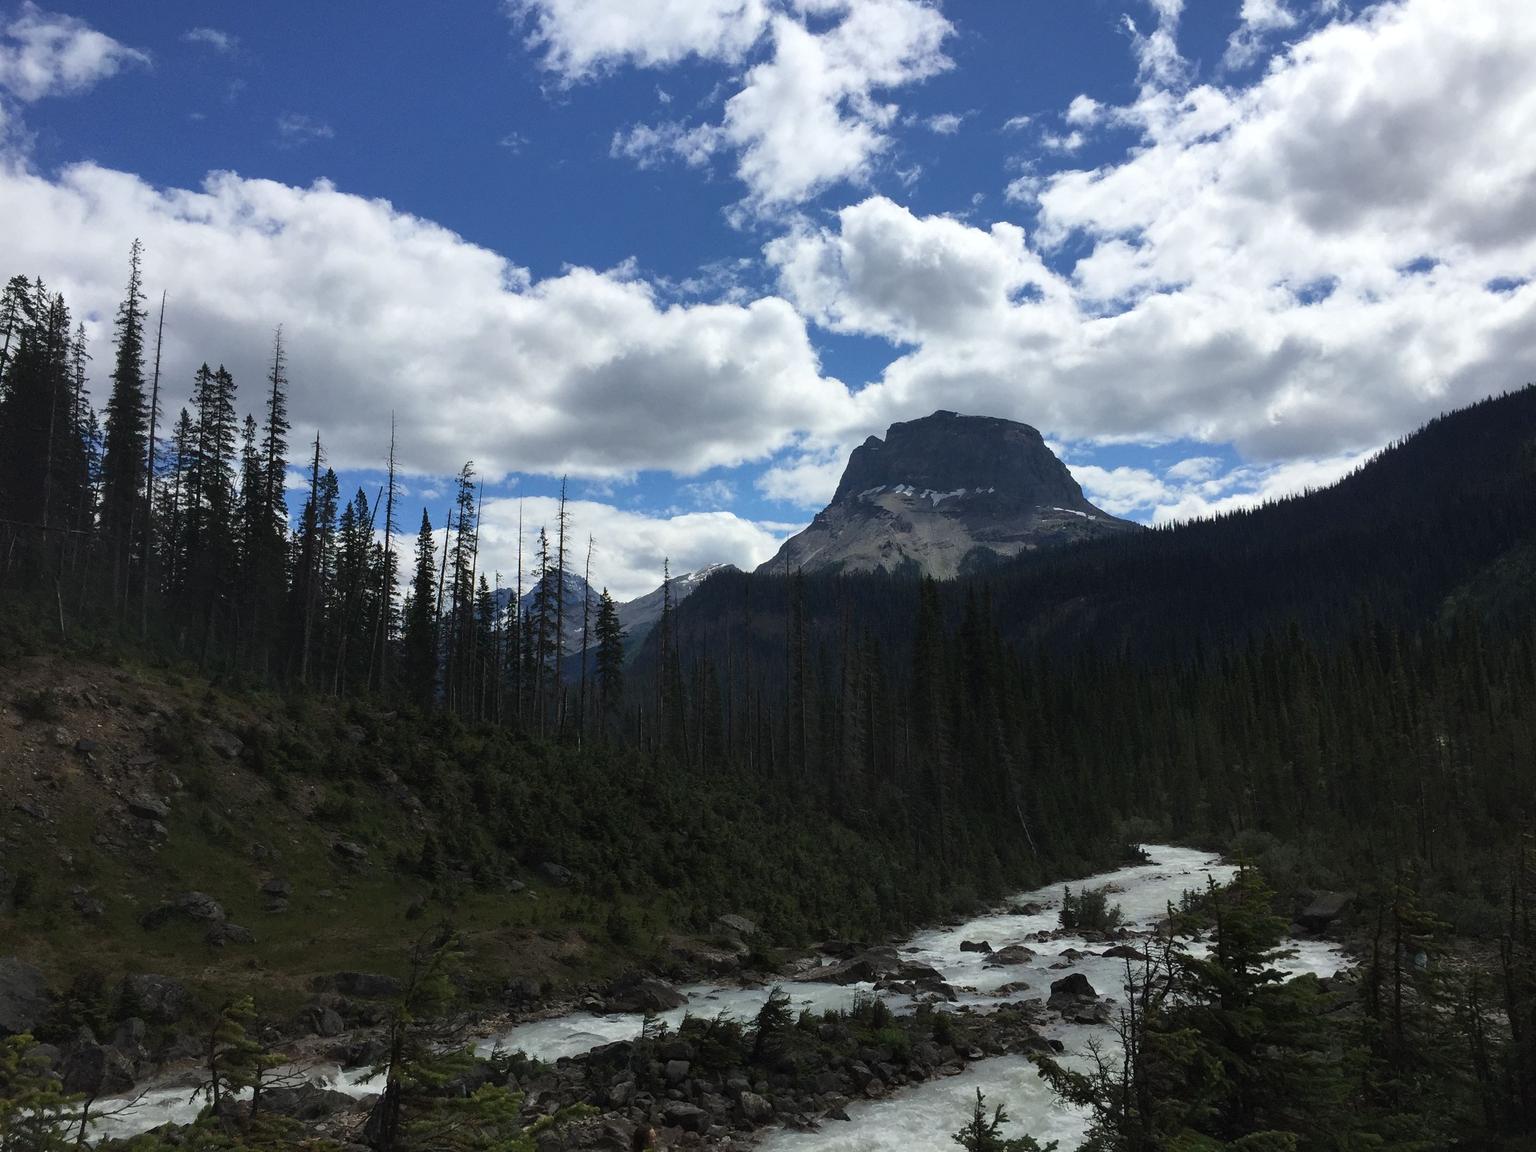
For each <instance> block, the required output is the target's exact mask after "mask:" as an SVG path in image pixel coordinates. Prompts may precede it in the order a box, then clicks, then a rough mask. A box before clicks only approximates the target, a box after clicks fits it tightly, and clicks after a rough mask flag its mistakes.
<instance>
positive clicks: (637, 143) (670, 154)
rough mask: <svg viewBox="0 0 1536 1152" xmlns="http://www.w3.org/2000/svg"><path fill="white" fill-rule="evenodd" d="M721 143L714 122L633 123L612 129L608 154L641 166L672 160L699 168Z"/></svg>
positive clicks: (652, 166)
mask: <svg viewBox="0 0 1536 1152" xmlns="http://www.w3.org/2000/svg"><path fill="white" fill-rule="evenodd" d="M720 145H721V133H720V130H719V129H718V128H716V127H714V126H713V125H710V124H695V125H691V126H690V125H687V124H684V123H681V122H679V121H667V122H665V123H662V124H634V125H631V126H630V127H629V128H628V129H627V130H624V131H619V132H615V133H614V134H613V143H612V144H611V145H610V146H609V149H608V154H609V155H610V156H613V157H615V158H618V157H624V158H627V159H630V160H633V161H634V162H635V163H636V164H638V165H639V166H640V167H641V168H655V167H657V166H658V165H661V164H664V163H666V162H667V161H669V160H674V159H681V160H682V161H683V162H684V163H685V164H687V165H688V166H689V167H690V168H698V167H701V166H703V165H705V164H708V163H709V160H710V157H712V156H713V155H714V154H715V152H716V151H717V150H718V149H719V147H720Z"/></svg>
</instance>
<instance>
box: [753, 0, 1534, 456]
mask: <svg viewBox="0 0 1536 1152" xmlns="http://www.w3.org/2000/svg"><path fill="white" fill-rule="evenodd" d="M1170 11H1171V9H1170ZM1165 18H1166V17H1165ZM1532 59H1536V7H1533V6H1531V5H1529V4H1527V3H1524V2H1523V0H1488V2H1487V3H1484V4H1480V5H1477V6H1475V7H1472V8H1464V7H1461V6H1456V7H1452V6H1447V5H1444V4H1441V3H1439V2H1438V0H1403V2H1401V3H1396V4H1383V5H1379V6H1377V7H1375V8H1372V9H1370V10H1368V11H1367V12H1365V13H1364V14H1363V15H1361V16H1359V17H1357V18H1354V19H1351V20H1340V21H1336V22H1334V23H1331V24H1329V25H1327V26H1326V27H1323V28H1320V29H1317V30H1314V31H1312V32H1310V33H1309V34H1308V35H1306V36H1305V37H1303V38H1302V39H1300V40H1299V41H1298V42H1297V43H1296V44H1294V45H1293V46H1292V47H1291V48H1289V49H1288V50H1287V51H1286V52H1284V53H1283V54H1282V55H1280V56H1278V57H1276V59H1275V60H1274V61H1273V62H1272V63H1271V65H1270V68H1269V70H1268V71H1267V72H1266V73H1265V74H1264V76H1263V77H1261V78H1260V79H1259V80H1258V81H1256V82H1254V83H1253V84H1252V85H1251V86H1249V87H1247V88H1240V89H1232V90H1229V89H1222V88H1216V87H1212V86H1209V85H1203V86H1198V87H1195V88H1192V89H1189V90H1188V91H1184V90H1182V89H1180V88H1175V89H1173V90H1170V89H1167V88H1160V87H1158V86H1157V84H1156V83H1154V82H1153V81H1151V80H1149V81H1148V82H1147V83H1146V84H1145V85H1144V86H1143V88H1142V91H1141V93H1140V95H1139V96H1138V98H1137V100H1136V103H1135V104H1134V105H1132V106H1131V107H1130V108H1122V109H1107V110H1105V112H1104V115H1105V116H1107V117H1113V118H1114V119H1115V121H1116V122H1117V123H1119V124H1121V125H1122V126H1125V127H1130V128H1133V129H1135V130H1138V131H1139V132H1140V133H1141V137H1142V138H1141V140H1140V141H1138V142H1137V144H1136V145H1135V146H1134V147H1132V148H1131V149H1130V150H1129V151H1128V152H1127V154H1126V156H1125V158H1124V159H1123V160H1122V161H1121V162H1119V163H1115V164H1109V165H1105V166H1103V167H1100V168H1097V169H1094V170H1092V171H1068V172H1061V173H1057V174H1054V175H1048V176H1040V175H1036V174H1034V173H1030V174H1028V176H1027V179H1028V180H1029V181H1030V188H1031V190H1032V191H1033V192H1034V194H1036V195H1037V196H1038V203H1039V216H1038V231H1037V233H1036V234H1035V235H1034V236H1033V237H1026V236H1025V234H1024V233H1023V232H1022V230H1020V229H1018V228H1016V227H1014V226H1013V225H1009V224H998V225H993V226H992V227H991V228H981V227H970V226H968V225H965V224H962V223H960V222H958V221H955V220H952V219H947V218H944V217H917V216H914V215H913V214H912V213H910V212H909V211H907V210H906V209H904V208H901V207H900V206H898V205H896V204H893V203H891V202H890V201H888V200H884V199H881V198H873V199H870V200H866V201H865V202H864V203H862V204H859V205H854V206H852V207H850V208H846V209H844V210H843V211H842V212H841V213H839V214H838V217H837V219H836V221H835V223H834V225H833V226H831V227H829V228H821V229H812V228H808V227H806V226H804V225H802V226H801V228H800V229H799V230H798V231H796V232H794V233H792V234H791V235H790V236H787V237H784V238H781V239H779V240H776V241H774V242H773V243H772V244H770V245H769V246H768V248H767V250H766V251H767V256H768V259H769V261H770V263H772V264H773V265H774V266H775V267H776V268H777V269H778V272H779V277H780V285H781V290H782V291H784V292H785V293H786V294H787V295H788V296H789V297H790V298H791V299H793V300H794V301H796V303H797V304H798V305H799V306H800V307H801V308H802V310H803V311H804V312H805V313H806V314H807V315H808V316H810V317H811V318H812V319H814V320H815V321H816V322H818V323H820V324H823V325H825V326H827V327H829V328H832V329H834V330H837V331H847V332H862V333H869V334H873V335H877V336H882V337H885V338H886V339H889V340H891V341H893V342H895V343H898V344H900V345H904V346H906V350H905V351H904V353H903V354H902V355H900V356H898V358H897V359H896V360H894V361H893V362H892V363H891V364H890V365H889V366H888V367H887V368H886V369H885V371H884V373H883V375H882V377H881V379H880V380H879V381H877V382H876V383H874V384H873V385H871V386H869V387H867V388H864V389H863V390H861V391H860V392H858V393H857V395H856V396H855V397H854V401H853V408H854V411H855V413H856V417H855V419H854V420H853V421H852V422H851V423H850V424H848V425H846V426H842V427H840V428H837V429H835V430H833V431H831V432H829V433H827V434H826V438H827V439H829V440H830V439H832V438H834V437H835V438H837V439H838V441H839V442H844V441H847V440H849V439H851V438H856V437H858V436H862V435H863V434H865V433H868V432H879V431H881V430H882V429H883V428H884V426H885V425H886V424H888V423H889V422H890V421H892V420H897V419H909V418H912V417H915V416H920V415H924V414H926V413H927V412H930V411H932V410H933V409H935V408H952V409H957V410H960V411H969V412H979V413H989V414H996V415H1002V416H1010V417H1013V418H1015V419H1020V420H1024V421H1027V422H1029V423H1031V424H1035V425H1037V426H1039V427H1041V428H1043V429H1045V430H1047V431H1051V432H1053V433H1055V434H1058V435H1061V436H1066V437H1070V438H1085V437H1086V438H1099V439H1113V438H1140V439H1173V438H1189V439H1193V440H1197V441H1204V442H1232V443H1235V444H1236V446H1237V447H1238V449H1239V450H1240V451H1241V452H1243V453H1244V454H1245V455H1246V456H1248V457H1250V458H1253V459H1268V460H1274V459H1280V458H1285V457H1290V456H1296V457H1300V458H1305V459H1324V458H1330V459H1331V458H1334V457H1337V456H1339V455H1340V454H1344V453H1351V452H1354V451H1358V450H1360V449H1362V448H1366V447H1369V446H1372V445H1376V444H1380V443H1382V442H1383V441H1384V440H1386V439H1389V438H1390V437H1392V436H1394V435H1398V434H1401V433H1404V432H1407V431H1409V430H1411V429H1412V428H1413V427H1415V426H1417V425H1418V424H1420V423H1422V422H1423V421H1424V420H1426V419H1428V418H1430V417H1432V416H1434V415H1436V414H1438V413H1440V412H1441V411H1444V410H1446V409H1448V408H1451V407H1455V406H1457V405H1460V404H1464V403H1467V402H1469V401H1472V400H1474V399H1477V398H1479V397H1482V396H1484V395H1487V394H1488V393H1490V392H1493V391H1497V390H1500V389H1502V388H1505V387H1509V386H1513V385H1517V384H1519V383H1522V382H1524V381H1525V380H1527V379H1529V378H1530V377H1531V376H1532V375H1533V370H1536V152H1533V151H1532V150H1531V149H1530V148H1529V147H1528V146H1527V142H1528V141H1529V140H1531V139H1536V75H1533V74H1532V72H1531V70H1530V68H1529V61H1530V60H1532ZM1019 192H1022V189H1020V190H1019ZM1019 192H1016V193H1015V194H1016V195H1018V194H1019ZM1069 242H1070V243H1071V245H1072V249H1071V250H1081V251H1083V252H1084V253H1085V254H1084V255H1082V256H1081V257H1079V258H1076V261H1075V263H1066V264H1064V265H1063V269H1064V270H1063V271H1062V273H1061V274H1060V275H1057V274H1054V273H1053V272H1052V270H1051V269H1050V268H1048V267H1046V266H1045V265H1044V264H1043V263H1042V262H1041V259H1040V254H1041V253H1042V252H1052V251H1066V250H1068V249H1067V247H1066V246H1067V245H1068V243H1069ZM1424 257H1428V258H1430V259H1431V260H1433V261H1434V263H1433V265H1432V266H1427V262H1422V259H1421V258H1424ZM1415 261H1421V262H1420V263H1419V264H1417V265H1414V262H1415ZM1411 265H1412V266H1413V271H1412V274H1409V273H1408V272H1405V271H1404V269H1405V268H1408V267H1409V266H1411ZM1426 269H1427V270H1426ZM1490 284H1493V285H1497V286H1499V287H1501V288H1507V289H1508V290H1504V291H1495V290H1491V289H1490V288H1489V287H1488V286H1489V285H1490ZM1511 286H1512V287H1511Z"/></svg>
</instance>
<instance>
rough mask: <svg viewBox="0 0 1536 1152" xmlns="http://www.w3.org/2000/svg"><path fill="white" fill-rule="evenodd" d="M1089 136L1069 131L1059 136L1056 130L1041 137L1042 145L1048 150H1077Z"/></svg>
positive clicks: (1086, 141)
mask: <svg viewBox="0 0 1536 1152" xmlns="http://www.w3.org/2000/svg"><path fill="white" fill-rule="evenodd" d="M1086 143H1088V138H1087V137H1086V136H1084V135H1083V134H1082V133H1081V132H1075V131H1074V132H1068V133H1067V134H1066V135H1064V136H1058V135H1056V134H1055V133H1054V132H1047V133H1045V134H1044V135H1043V136H1041V137H1040V146H1041V147H1042V148H1044V149H1046V151H1048V152H1077V151H1080V150H1081V149H1082V147H1083V145H1084V144H1086Z"/></svg>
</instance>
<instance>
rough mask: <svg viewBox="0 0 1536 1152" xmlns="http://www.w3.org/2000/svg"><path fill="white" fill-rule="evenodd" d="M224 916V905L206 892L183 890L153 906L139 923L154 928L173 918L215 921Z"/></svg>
mask: <svg viewBox="0 0 1536 1152" xmlns="http://www.w3.org/2000/svg"><path fill="white" fill-rule="evenodd" d="M224 918H225V917H224V906H223V905H222V904H220V903H219V902H218V901H217V900H215V899H214V898H213V897H212V896H209V895H208V894H207V893H206V892H183V893H182V894H181V895H180V896H176V897H173V898H172V899H170V900H167V901H166V902H165V903H164V904H160V905H158V906H156V907H154V908H151V909H150V910H149V911H148V912H146V913H144V915H143V916H141V917H140V918H139V923H140V924H142V925H144V927H145V928H149V929H154V928H159V927H161V926H162V925H164V924H167V923H169V922H170V921H172V920H191V921H201V922H203V923H214V922H217V921H221V920H223V919H224Z"/></svg>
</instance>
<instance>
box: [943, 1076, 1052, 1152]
mask: <svg viewBox="0 0 1536 1152" xmlns="http://www.w3.org/2000/svg"><path fill="white" fill-rule="evenodd" d="M1006 1123H1008V1113H1007V1112H1005V1111H1003V1106H1002V1105H1001V1104H999V1105H998V1106H997V1107H996V1108H995V1109H993V1111H992V1115H991V1116H988V1115H987V1103H986V1097H985V1096H983V1095H982V1093H981V1089H980V1088H978V1089H976V1110H975V1111H974V1112H972V1113H971V1118H970V1120H969V1121H968V1122H967V1123H966V1125H965V1127H963V1128H961V1129H960V1131H958V1132H956V1133H955V1134H954V1135H953V1136H951V1137H950V1139H952V1140H953V1141H954V1142H955V1143H956V1144H958V1145H960V1147H962V1148H964V1149H965V1150H966V1152H1052V1150H1053V1149H1054V1148H1055V1147H1056V1141H1054V1140H1052V1141H1051V1142H1050V1143H1049V1144H1046V1145H1043V1146H1042V1145H1041V1144H1040V1143H1039V1142H1038V1141H1036V1140H1035V1138H1034V1137H1033V1136H1016V1137H1013V1138H1008V1137H1005V1136H1003V1135H1002V1134H1001V1129H1002V1127H1003V1125H1004V1124H1006Z"/></svg>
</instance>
